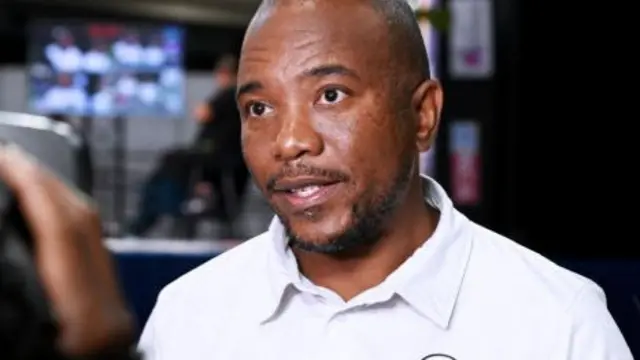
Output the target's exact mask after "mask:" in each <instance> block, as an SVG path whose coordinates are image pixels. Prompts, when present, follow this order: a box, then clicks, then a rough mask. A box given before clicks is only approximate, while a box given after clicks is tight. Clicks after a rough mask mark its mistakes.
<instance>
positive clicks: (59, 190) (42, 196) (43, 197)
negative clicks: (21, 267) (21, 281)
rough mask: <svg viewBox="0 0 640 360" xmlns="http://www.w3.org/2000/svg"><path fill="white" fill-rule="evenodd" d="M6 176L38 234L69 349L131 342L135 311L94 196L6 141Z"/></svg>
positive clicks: (43, 273)
mask: <svg viewBox="0 0 640 360" xmlns="http://www.w3.org/2000/svg"><path fill="white" fill-rule="evenodd" d="M0 178H1V179H2V180H3V181H4V182H5V183H6V184H7V186H8V187H9V188H11V189H12V190H13V192H14V193H15V195H16V197H17V199H18V202H19V204H20V208H21V211H22V213H23V215H24V217H25V219H26V221H27V223H28V224H29V227H30V230H31V233H32V235H33V237H34V239H33V240H34V245H35V264H36V267H37V268H38V271H39V274H40V278H41V281H42V285H43V287H44V289H45V291H46V293H47V295H48V296H49V300H50V302H51V305H52V307H53V310H54V312H55V314H56V318H57V320H58V323H59V326H60V331H61V335H60V339H59V341H60V342H59V345H60V348H61V350H62V351H63V353H64V354H65V355H67V356H85V355H92V354H96V353H98V352H100V351H102V350H107V349H111V348H115V347H119V346H121V347H124V346H128V345H129V344H131V342H132V341H133V321H132V317H131V314H130V313H129V311H128V310H127V308H126V306H125V302H124V300H123V297H122V295H121V293H120V291H119V289H118V284H117V282H116V277H115V272H114V267H113V264H112V262H111V257H110V255H109V252H108V251H107V249H106V248H105V247H104V245H103V241H102V238H101V226H100V219H99V217H98V215H97V213H96V211H95V210H94V208H93V207H92V205H91V204H90V203H89V201H88V200H87V199H86V198H84V197H83V195H81V194H80V193H79V192H76V191H75V190H73V189H72V188H70V187H68V186H67V185H65V184H64V183H63V182H62V181H60V180H59V179H58V178H57V177H56V176H54V175H53V174H52V173H51V172H49V171H47V170H46V169H44V168H43V167H41V166H39V165H38V164H37V162H36V161H35V160H34V159H32V158H31V157H30V156H29V155H27V154H25V153H24V152H22V151H20V150H18V149H16V148H15V147H13V146H7V147H4V148H3V147H0Z"/></svg>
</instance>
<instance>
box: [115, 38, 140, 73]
mask: <svg viewBox="0 0 640 360" xmlns="http://www.w3.org/2000/svg"><path fill="white" fill-rule="evenodd" d="M143 54H144V48H143V47H142V44H141V43H140V35H139V34H138V32H137V31H135V30H131V31H128V32H127V33H126V34H125V35H124V36H123V37H122V38H121V39H119V40H118V41H116V42H115V43H114V44H113V56H114V57H115V59H116V60H117V61H118V63H120V65H122V66H126V67H136V66H139V65H140V63H141V62H142V59H143V56H144V55H143Z"/></svg>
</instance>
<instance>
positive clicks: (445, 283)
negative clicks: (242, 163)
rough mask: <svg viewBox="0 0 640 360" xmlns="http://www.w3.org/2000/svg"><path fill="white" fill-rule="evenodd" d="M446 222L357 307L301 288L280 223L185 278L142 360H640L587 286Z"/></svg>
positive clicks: (437, 194)
mask: <svg viewBox="0 0 640 360" xmlns="http://www.w3.org/2000/svg"><path fill="white" fill-rule="evenodd" d="M424 186H425V190H426V191H425V193H426V194H428V198H427V199H426V201H428V202H429V203H430V204H432V205H433V206H435V207H437V208H438V209H440V211H441V217H440V221H439V223H438V226H437V228H436V230H435V232H434V234H433V235H432V237H431V238H430V239H429V240H428V241H427V242H426V243H425V244H424V245H423V246H422V247H421V248H420V249H418V250H417V251H416V252H415V253H414V254H413V256H412V257H411V258H409V259H408V260H407V261H406V262H405V263H404V264H403V265H402V266H400V267H399V268H398V269H397V270H396V271H395V272H394V273H393V274H391V275H390V276H389V277H388V278H387V279H386V280H385V281H384V282H383V283H382V284H380V285H379V286H377V287H375V288H372V289H370V290H368V291H366V292H364V293H362V294H361V295H359V296H357V297H356V298H354V299H352V300H350V301H349V302H346V303H345V302H344V301H342V300H341V299H340V297H339V296H337V295H336V294H335V293H333V292H332V291H330V290H328V289H324V288H320V287H317V286H315V285H313V284H312V283H310V282H309V281H308V280H306V279H305V278H304V277H303V276H302V275H301V274H300V273H299V272H298V270H297V265H296V260H295V258H294V256H293V255H292V252H291V251H290V250H289V249H288V248H287V247H286V241H285V236H284V231H283V228H282V226H281V224H280V223H279V222H278V221H277V220H274V221H273V223H272V225H271V226H270V228H269V230H268V231H267V232H266V233H264V234H262V235H259V236H257V237H256V238H254V239H251V240H249V241H248V242H246V243H245V244H243V245H240V246H238V247H236V248H234V249H232V250H230V251H228V252H226V253H224V254H222V255H220V256H218V257H216V258H215V259H213V260H211V261H209V262H208V263H206V264H204V265H202V266H201V267H199V268H197V269H195V270H193V271H191V272H190V273H188V274H186V275H184V276H182V277H181V278H180V279H178V280H176V281H175V282H173V283H171V284H170V285H168V286H167V287H166V288H165V289H164V290H163V291H162V292H161V294H160V296H159V298H158V302H157V304H156V307H155V309H154V310H153V312H152V314H151V317H150V319H149V321H148V323H147V325H146V327H145V329H144V332H143V334H142V337H141V340H140V349H141V350H142V351H143V352H144V353H145V354H146V360H205V359H206V360H245V359H246V360H249V359H251V360H253V359H269V360H271V359H273V360H447V359H449V360H451V359H455V360H528V359H531V360H540V359H550V360H632V359H633V358H632V356H631V353H630V351H629V348H628V346H627V345H626V343H625V341H624V339H623V337H622V335H621V334H620V331H619V330H618V328H617V326H616V324H615V323H614V321H613V319H612V318H611V316H610V314H609V312H608V311H607V308H606V304H605V298H604V294H603V292H602V290H601V289H600V288H599V287H598V286H597V285H596V284H594V283H593V282H592V281H590V280H588V279H586V278H584V277H582V276H580V275H577V274H575V273H572V272H570V271H568V270H565V269H563V268H561V267H559V266H557V265H555V264H554V263H552V262H550V261H549V260H547V259H545V258H543V257H542V256H540V255H538V254H536V253H534V252H532V251H530V250H528V249H526V248H524V247H522V246H520V245H518V244H516V243H515V242H513V241H511V240H509V239H506V238H504V237H502V236H500V235H498V234H496V233H494V232H491V231H489V230H487V229H485V228H483V227H481V226H479V225H477V224H474V223H473V222H471V221H470V220H468V219H467V218H466V217H465V216H464V215H462V214H461V213H459V212H458V211H457V210H455V209H454V208H453V205H452V203H451V200H450V199H449V198H448V197H447V195H446V194H445V192H444V190H443V189H442V188H441V187H440V185H438V184H437V183H436V182H435V181H433V180H431V179H426V178H425V180H424Z"/></svg>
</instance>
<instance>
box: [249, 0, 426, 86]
mask: <svg viewBox="0 0 640 360" xmlns="http://www.w3.org/2000/svg"><path fill="white" fill-rule="evenodd" d="M354 3H359V4H363V5H367V6H370V7H371V8H372V9H374V10H375V12H376V13H377V14H378V15H379V16H380V17H381V18H382V19H383V21H384V23H385V24H386V32H387V35H388V36H387V44H386V45H387V48H388V50H389V52H390V54H392V59H391V60H392V63H393V65H394V67H395V68H396V69H397V70H399V71H400V73H401V74H403V75H407V76H409V77H410V78H411V79H412V80H413V81H412V83H415V84H420V83H421V82H423V81H425V80H428V79H429V78H430V77H431V74H430V70H429V69H430V66H429V58H428V55H427V51H426V48H425V45H424V40H423V38H422V34H421V31H420V27H419V25H418V22H417V21H416V18H415V15H414V12H413V9H411V6H409V4H408V3H407V1H406V0H263V1H262V3H261V5H260V8H259V9H258V11H257V13H256V15H255V17H254V20H253V21H252V23H251V25H250V27H249V33H250V32H251V30H252V28H256V27H259V26H260V24H262V23H263V21H265V20H266V19H267V18H268V17H269V15H270V14H271V13H272V12H273V11H275V10H277V8H278V7H288V6H300V7H305V6H310V7H313V6H316V5H321V4H325V5H328V6H334V7H336V8H338V7H340V6H349V5H353V4H354ZM356 26H357V25H356Z"/></svg>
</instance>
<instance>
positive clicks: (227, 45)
mask: <svg viewBox="0 0 640 360" xmlns="http://www.w3.org/2000/svg"><path fill="white" fill-rule="evenodd" d="M258 3H259V1H257V0H180V1H177V0H171V1H163V2H159V1H157V0H107V1H100V0H90V1H88V0H0V42H1V43H2V47H3V51H2V53H0V64H24V63H25V62H26V54H27V29H28V24H29V22H30V21H31V20H33V19H38V18H70V19H78V18H84V19H92V20H110V21H125V22H138V21H141V22H151V23H159V22H170V23H177V24H180V25H183V26H184V27H185V28H186V30H187V42H186V45H185V51H186V54H185V59H186V64H185V65H186V67H187V69H189V70H205V69H206V70H208V69H211V67H212V64H213V63H214V61H215V60H216V58H217V57H218V56H220V55H221V54H224V53H227V52H238V51H239V48H240V45H241V42H242V37H243V36H244V31H245V28H246V24H247V23H248V22H249V20H250V19H251V15H252V14H253V12H254V11H255V9H256V7H257V5H258Z"/></svg>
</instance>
